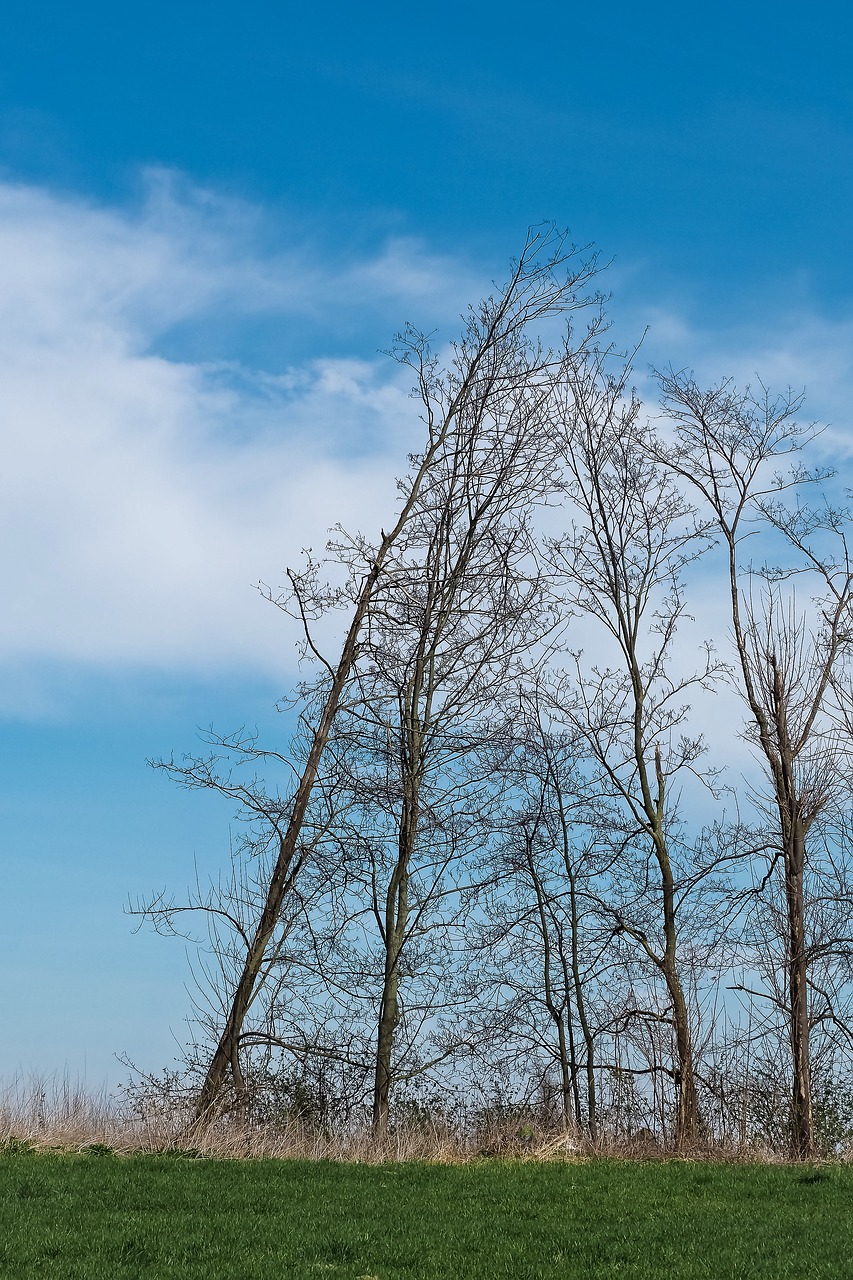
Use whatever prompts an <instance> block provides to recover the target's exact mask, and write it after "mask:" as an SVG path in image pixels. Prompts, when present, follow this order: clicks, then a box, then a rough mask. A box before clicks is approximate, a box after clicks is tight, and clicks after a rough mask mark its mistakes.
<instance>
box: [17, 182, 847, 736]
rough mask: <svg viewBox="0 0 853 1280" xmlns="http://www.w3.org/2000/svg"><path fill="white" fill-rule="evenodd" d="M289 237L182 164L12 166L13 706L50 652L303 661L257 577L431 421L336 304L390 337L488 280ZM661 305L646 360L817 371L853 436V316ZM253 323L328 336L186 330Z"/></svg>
mask: <svg viewBox="0 0 853 1280" xmlns="http://www.w3.org/2000/svg"><path fill="white" fill-rule="evenodd" d="M280 240H281V235H280V234H278V236H277V237H274V236H271V235H270V230H269V223H268V222H267V221H265V219H264V217H263V216H262V214H261V213H260V212H259V211H258V210H255V209H252V208H250V207H247V206H244V205H241V204H239V203H238V202H234V201H225V200H221V199H218V198H216V197H215V196H212V195H210V194H209V193H205V192H199V191H196V190H193V189H190V188H189V187H187V186H185V185H183V184H182V183H181V182H180V181H179V180H177V179H175V178H174V177H173V176H170V175H168V174H165V175H164V174H159V173H154V174H151V175H149V179H148V185H147V194H146V198H145V200H144V201H143V202H142V203H141V204H140V206H139V207H138V208H135V209H132V210H127V209H115V208H112V209H111V208H103V207H97V206H93V205H91V204H87V203H85V202H83V201H81V200H78V199H75V198H72V197H68V196H63V195H59V194H56V193H51V192H49V191H45V190H40V189H36V188H33V187H27V186H21V185H14V184H11V183H5V184H0V320H1V321H2V323H0V430H2V436H3V442H4V443H3V459H2V467H0V491H1V492H0V538H2V547H3V552H2V559H0V593H2V600H3V602H4V608H3V609H2V611H0V672H2V671H5V672H6V675H7V677H8V678H9V679H13V678H14V681H15V687H16V688H18V689H19V690H20V701H21V707H19V708H18V710H19V711H21V710H22V709H23V710H24V711H25V709H26V707H25V704H27V702H28V701H32V699H33V689H34V681H35V683H36V684H37V678H36V677H35V676H33V674H32V673H33V672H34V671H36V670H37V668H38V666H39V664H40V663H57V662H58V663H72V664H80V665H81V666H88V667H90V668H91V667H95V668H104V667H107V668H110V669H121V668H127V669H132V668H137V669H138V668H140V667H141V668H146V669H154V670H165V671H169V672H173V673H181V672H187V673H196V674H203V675H209V674H211V673H213V672H216V671H218V670H221V669H232V668H238V669H240V670H242V671H245V672H252V673H263V674H270V675H275V676H276V677H284V676H285V675H286V673H287V671H288V669H289V668H290V667H292V663H293V650H292V645H291V643H290V639H291V637H289V636H287V635H286V634H285V632H284V631H283V628H282V619H281V617H280V615H278V614H277V613H276V611H274V610H272V609H270V608H269V606H266V605H264V604H263V602H262V601H261V600H260V599H259V598H258V597H257V596H256V595H253V593H252V591H251V585H252V584H253V583H257V582H258V580H263V581H267V582H270V583H272V584H277V583H279V582H280V581H281V580H282V576H283V571H284V568H285V566H286V565H288V564H293V563H294V562H296V561H298V559H299V553H300V549H301V548H302V547H305V546H313V547H315V548H317V547H320V546H322V545H323V543H324V541H325V536H326V529H327V527H328V526H329V525H331V524H334V523H336V522H338V521H340V522H342V523H344V524H345V525H347V526H349V527H362V528H364V529H365V530H366V531H368V532H370V531H373V530H374V528H375V527H377V526H378V524H379V523H381V522H382V520H383V519H384V518H385V513H386V512H387V511H388V509H389V507H390V505H391V504H392V503H393V501H394V497H395V490H394V484H393V477H394V474H395V472H397V471H399V470H400V469H401V468H403V467H404V466H405V455H406V453H407V452H408V450H409V449H411V448H413V447H416V443H417V440H418V438H419V431H418V424H417V406H416V405H415V404H414V402H413V401H412V400H411V399H410V397H409V394H408V392H409V384H410V380H411V379H410V376H409V375H407V373H406V371H405V370H400V369H399V368H398V367H397V366H395V365H394V364H393V362H390V361H388V360H387V358H384V357H380V356H375V357H374V356H373V355H364V354H361V355H352V356H348V355H341V354H340V352H339V351H338V352H337V354H336V353H335V350H334V344H332V343H329V344H328V346H327V347H325V348H324V344H323V341H322V334H323V330H324V325H326V324H328V326H329V330H330V331H331V329H332V328H333V327H334V325H335V324H340V322H341V318H342V316H343V317H345V318H346V317H347V316H348V317H349V318H350V322H352V323H357V321H358V317H359V315H368V314H369V316H370V317H371V324H372V325H373V326H374V327H375V329H376V334H377V337H378V342H377V344H376V345H380V344H381V343H382V341H388V340H389V338H390V336H391V334H392V333H393V331H394V329H395V328H396V327H398V326H399V323H400V322H401V321H402V320H404V319H406V318H407V317H412V318H413V319H415V320H417V319H418V318H419V317H421V316H426V322H427V323H430V322H432V321H434V320H435V319H436V318H439V319H441V320H442V321H445V322H447V324H448V328H447V330H446V331H447V332H449V333H450V334H452V333H453V331H454V329H455V328H456V324H455V323H454V321H455V317H456V316H457V315H458V313H459V311H460V310H461V309H462V308H463V307H464V305H465V303H466V302H467V301H470V300H471V299H473V298H475V297H476V296H477V295H478V294H479V293H480V291H481V287H482V285H483V284H484V283H485V284H486V285H487V284H488V281H487V279H486V278H485V277H483V278H478V277H476V276H475V274H474V272H473V271H472V269H471V268H470V266H469V265H468V264H467V263H465V262H463V261H461V260H460V261H458V262H453V261H450V260H448V259H443V258H441V257H439V256H437V255H433V254H430V252H429V251H428V250H427V249H426V248H425V247H424V246H423V245H421V244H418V243H416V242H413V241H407V240H404V239H397V240H390V241H388V242H386V243H384V244H382V245H380V246H379V247H378V248H377V249H376V250H374V251H372V252H363V253H361V254H360V255H359V254H350V255H349V256H348V257H346V256H343V255H341V256H339V257H338V259H336V260H332V259H330V258H329V257H328V256H325V257H324V255H323V253H322V252H321V251H320V250H319V249H318V248H317V247H316V245H315V246H312V245H311V244H310V243H308V242H307V241H305V240H304V239H303V240H302V241H301V242H299V241H298V238H297V237H294V244H295V247H292V248H287V249H285V250H282V249H281V248H280V245H279V242H280ZM630 310H631V308H630V307H629V308H628V311H629V313H630ZM651 318H652V320H653V323H654V330H653V334H652V337H651V342H650V345H649V352H650V355H649V357H648V358H655V359H657V358H658V356H657V353H658V352H663V353H664V354H663V358H664V359H665V358H666V353H667V348H668V347H669V348H670V349H671V350H673V351H674V353H675V355H674V358H675V359H676V360H679V359H681V358H682V353H683V352H688V351H695V352H696V353H697V355H696V358H695V360H694V361H693V362H694V363H696V365H697V367H698V368H699V369H700V370H702V371H703V372H704V371H705V370H706V369H707V370H708V372H709V376H714V374H715V373H720V372H731V373H734V374H736V375H740V374H743V373H745V374H746V375H747V376H751V373H752V371H753V370H754V369H759V370H760V371H762V372H763V373H764V374H765V376H766V377H767V378H768V379H770V380H771V381H774V382H777V383H779V382H781V383H789V382H790V383H793V384H794V385H799V384H800V383H801V382H802V383H809V382H815V381H816V382H817V383H818V384H819V387H820V388H821V392H822V394H821V395H820V396H819V397H818V399H817V404H815V401H814V397H813V398H812V402H811V403H812V404H813V405H814V407H815V409H816V411H817V412H820V413H822V414H825V415H827V416H831V417H832V418H833V420H834V426H833V436H832V447H833V449H834V450H835V452H836V455H837V456H839V457H849V455H850V447H851V441H850V432H849V430H848V425H847V422H845V421H844V420H843V419H844V414H845V412H846V403H847V402H848V401H847V394H848V392H849V390H850V382H851V378H850V370H849V354H848V353H849V350H850V340H851V337H853V326H851V324H850V323H849V322H846V321H844V322H841V321H829V320H826V319H811V318H809V317H803V316H799V317H789V318H788V319H787V320H782V321H781V322H780V324H779V325H777V329H776V330H773V331H768V332H767V333H765V334H762V335H755V334H753V335H752V336H751V337H750V338H747V337H745V336H744V335H742V334H740V335H722V336H721V337H720V336H716V337H715V336H713V335H709V334H703V333H702V332H700V331H698V330H697V329H696V328H695V327H694V328H692V329H691V327H690V326H689V325H686V324H685V323H684V322H683V321H682V320H681V319H680V318H679V317H678V315H677V314H675V313H673V312H672V311H671V310H670V311H666V310H665V309H663V308H659V309H658V310H657V312H656V313H653V314H652V316H651ZM259 322H263V323H264V324H267V325H269V324H273V325H275V324H280V325H281V326H282V332H285V333H286V332H290V333H291V334H295V333H297V332H298V331H299V329H300V326H312V327H313V328H312V332H313V333H314V334H315V337H314V338H313V339H312V342H313V347H312V351H313V354H311V356H310V358H302V359H301V360H300V361H299V362H298V363H293V364H289V365H288V364H285V365H284V366H282V367H279V368H277V369H275V370H270V369H269V368H263V367H258V366H257V365H256V364H254V363H253V362H252V361H251V360H250V359H246V357H245V356H244V357H243V358H242V359H238V358H236V357H235V358H226V359H223V358H221V356H219V357H217V358H209V359H206V358H198V357H197V356H193V357H190V356H184V357H180V356H178V355H176V354H175V346H176V344H175V342H174V341H173V340H172V339H173V335H174V334H175V333H176V332H180V333H181V334H183V335H184V339H185V338H186V335H187V333H192V332H196V333H197V335H200V336H198V340H197V341H196V342H195V344H194V345H193V344H189V345H190V346H192V347H193V350H195V351H198V350H199V349H203V347H204V333H205V332H206V326H207V327H209V326H210V325H211V324H212V323H215V324H216V325H217V326H218V332H219V339H218V345H219V347H221V346H222V338H221V331H222V327H223V325H224V326H225V327H226V328H227V329H228V331H229V333H230V334H231V335H232V337H233V344H234V350H235V351H239V350H244V349H246V347H247V342H248V340H247V339H246V337H245V332H244V331H248V332H249V333H251V328H252V325H254V324H257V323H259ZM241 335H242V336H241ZM317 335H319V336H317ZM226 345H227V343H226ZM248 345H250V343H248ZM296 345H297V346H298V344H296ZM338 345H339V344H338ZM839 417H840V418H841V419H842V420H841V421H839ZM848 421H849V419H848ZM2 701H3V705H5V706H6V708H7V710H8V709H9V707H10V706H14V702H15V699H14V697H11V701H10V695H9V693H8V690H7V693H6V695H5V696H4V697H3V700H2Z"/></svg>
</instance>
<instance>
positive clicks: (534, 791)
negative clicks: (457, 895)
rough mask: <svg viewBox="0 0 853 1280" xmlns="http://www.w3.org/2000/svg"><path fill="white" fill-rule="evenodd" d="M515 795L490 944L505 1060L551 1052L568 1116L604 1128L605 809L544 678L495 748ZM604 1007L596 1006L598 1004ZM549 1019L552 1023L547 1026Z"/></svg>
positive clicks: (494, 854) (492, 905)
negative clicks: (600, 1039)
mask: <svg viewBox="0 0 853 1280" xmlns="http://www.w3.org/2000/svg"><path fill="white" fill-rule="evenodd" d="M493 756H494V759H495V766H494V767H495V771H496V772H499V773H501V774H502V775H504V776H505V778H506V782H507V786H508V788H509V793H508V797H507V800H506V801H505V812H504V814H503V815H502V817H501V820H500V828H501V830H502V837H503V838H502V840H501V841H500V847H499V850H495V851H490V854H489V861H490V862H491V864H492V883H491V894H490V901H489V908H488V913H487V915H488V920H487V922H486V923H484V924H483V926H481V930H480V933H481V944H480V945H481V947H483V948H485V949H486V951H487V952H489V953H491V955H492V957H493V961H492V963H493V965H494V966H495V979H494V981H496V983H497V984H499V986H500V987H501V988H502V989H504V990H508V991H509V992H510V993H511V995H510V1000H509V1004H508V1008H507V1009H506V1010H504V1011H503V1015H502V1016H503V1020H504V1022H511V1024H512V1026H513V1032H512V1034H511V1035H509V1036H505V1038H504V1044H503V1046H502V1053H503V1056H504V1057H505V1058H506V1057H508V1056H511V1055H512V1054H513V1053H517V1054H518V1055H519V1056H521V1057H524V1058H525V1060H526V1070H527V1071H528V1072H529V1069H530V1062H531V1053H532V1054H533V1056H534V1057H536V1056H538V1055H539V1054H540V1053H544V1056H545V1061H546V1063H547V1064H549V1065H550V1064H553V1065H554V1066H555V1067H556V1071H557V1075H558V1079H559V1100H560V1111H561V1115H562V1121H563V1125H564V1127H566V1128H569V1127H574V1128H576V1129H577V1130H578V1131H582V1130H584V1129H586V1132H587V1133H588V1134H589V1136H590V1138H591V1139H592V1140H593V1141H595V1140H596V1138H597V1136H598V1120H597V1089H596V1077H595V1071H596V1040H597V1036H598V1034H599V1032H600V1030H601V1026H600V1023H601V1017H602V998H603V982H604V973H605V970H606V968H607V964H608V961H607V957H606V952H607V951H608V947H609V941H610V931H609V930H608V929H607V927H606V923H605V922H604V921H603V919H602V916H601V913H600V912H599V911H598V909H597V892H596V890H597V888H598V881H599V877H600V876H601V874H602V871H603V870H604V869H605V868H603V867H602V863H601V858H600V856H598V848H597V845H598V841H597V834H596V825H597V817H598V815H597V814H596V805H595V801H594V799H593V798H592V797H591V796H590V794H589V791H588V788H587V786H586V782H585V778H584V776H583V770H582V764H581V761H582V757H580V758H579V752H578V745H577V742H576V740H575V739H574V738H573V736H572V735H571V734H570V733H567V732H566V731H565V730H564V729H563V728H562V727H561V726H560V725H554V724H553V723H552V722H550V720H549V718H548V712H547V710H546V709H545V707H543V686H542V683H540V682H537V683H536V684H535V685H534V687H533V688H532V689H531V690H530V691H529V692H528V693H523V694H522V696H521V697H520V698H519V703H518V705H517V706H516V708H515V709H514V712H513V714H512V719H511V722H510V724H509V725H508V727H507V731H506V733H505V735H504V737H503V739H502V740H501V741H499V742H498V744H497V749H496V750H494V749H493ZM593 1007H594V1009H595V1012H594V1013H593V1012H592V1011H591V1010H592V1008H593ZM543 1024H544V1025H543Z"/></svg>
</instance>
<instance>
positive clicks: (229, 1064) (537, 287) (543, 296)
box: [197, 229, 597, 1122]
mask: <svg viewBox="0 0 853 1280" xmlns="http://www.w3.org/2000/svg"><path fill="white" fill-rule="evenodd" d="M596 269H597V268H596V261H595V258H594V257H590V258H587V259H586V260H583V261H580V260H579V258H578V255H577V252H576V251H575V250H574V249H573V248H570V247H568V246H567V244H566V241H565V238H564V237H563V236H560V235H557V234H556V233H555V232H554V231H553V230H552V229H546V230H544V231H543V230H541V229H538V230H537V229H534V230H533V231H531V232H530V233H529V235H528V238H527V241H526V243H525V246H524V248H523V250H522V253H521V255H520V257H519V259H518V261H517V262H516V263H515V264H514V266H513V270H512V273H511V275H510V278H509V281H508V283H507V284H506V285H505V286H504V287H503V288H502V289H501V290H499V291H498V292H497V293H495V294H494V295H492V296H490V297H488V298H486V299H485V300H484V301H483V302H481V303H480V304H479V305H478V306H477V307H475V308H472V309H471V311H470V313H469V315H468V317H467V320H466V323H465V328H464V331H463V334H462V337H461V338H460V340H459V341H458V342H457V343H456V344H454V346H453V349H452V356H451V359H450V362H449V363H448V365H447V366H446V367H444V368H442V367H441V366H440V365H439V362H438V359H437V357H436V356H434V355H433V354H432V352H431V350H430V347H429V344H428V342H427V340H426V338H425V337H423V336H422V335H420V334H418V333H417V332H415V331H413V330H411V329H409V330H407V331H406V332H405V334H404V335H403V337H402V338H401V340H400V342H399V345H398V347H397V350H396V352H395V354H396V357H397V359H398V360H399V361H400V362H401V363H402V364H404V365H406V366H408V367H409V368H411V369H412V370H413V371H414V373H415V377H416V381H417V391H418V394H419V395H420V398H421V400H422V403H423V405H424V414H423V421H424V426H425V429H426V443H425V445H424V447H423V449H422V450H421V452H419V453H416V454H415V455H413V459H412V471H411V473H410V474H409V476H408V477H407V478H406V480H405V481H403V482H402V483H401V484H400V492H401V503H400V506H399V509H398V513H397V515H396V518H395V519H394V522H393V525H392V527H391V529H390V531H388V532H387V533H383V534H382V536H381V538H380V540H379V542H378V543H377V544H369V543H367V542H366V541H364V542H363V543H362V563H361V566H360V568H359V569H356V568H355V566H354V567H353V576H352V580H351V584H350V587H351V590H350V597H351V610H352V611H351V615H350V623H349V627H348V630H347V633H346V637H345V639H344V643H343V647H342V649H341V653H340V656H339V658H338V660H337V661H336V662H335V663H332V664H328V672H327V680H326V683H325V692H324V696H323V698H322V699H321V710H320V712H319V715H318V717H317V720H316V722H315V725H314V728H313V732H312V735H311V738H310V743H309V746H308V750H307V753H306V756H305V760H304V766H303V768H302V771H301V774H300V776H299V779H298V781H297V784H296V786H295V788H294V790H293V793H292V796H291V797H290V799H289V801H288V804H287V811H286V815H285V816H284V818H283V820H282V822H281V826H280V828H279V830H278V834H277V837H276V843H277V851H276V856H275V860H274V865H273V866H272V870H271V873H270V876H269V883H268V886H267V892H266V894H265V896H264V900H263V905H262V907H261V909H260V910H259V912H258V914H257V917H256V919H255V920H254V922H252V923H251V924H249V925H247V927H246V929H245V948H244V956H243V961H242V965H241V966H240V971H239V975H238V977H237V978H236V981H235V983H234V989H233V993H232V995H231V998H230V1001H229V1003H228V1011H227V1014H226V1016H225V1018H224V1024H223V1025H222V1027H221V1030H220V1032H219V1035H218V1038H217V1043H216V1047H215V1049H214V1051H213V1053H212V1056H211V1058H210V1061H209V1064H208V1066H207V1070H206V1072H205V1076H204V1081H203V1084H202V1086H201V1089H200V1092H199V1095H198V1100H197V1118H198V1120H199V1121H200V1122H203V1121H204V1120H205V1118H206V1117H208V1116H209V1115H210V1114H212V1111H213V1108H214V1104H215V1102H216V1099H217V1097H218V1095H219V1093H220V1090H221V1088H222V1086H223V1083H224V1081H225V1080H226V1077H227V1075H228V1073H229V1071H234V1064H235V1061H236V1059H237V1058H238V1055H239V1048H240V1037H241V1033H242V1028H243V1024H244V1021H245V1019H246V1016H247V1013H248V1010H249V1008H250V1006H251V1004H252V1002H253V1000H254V999H255V998H256V996H257V992H258V987H259V984H261V983H262V982H263V975H264V973H265V972H266V969H265V962H266V958H267V954H268V950H269V948H270V946H271V944H272V942H273V939H274V937H275V934H276V930H277V927H278V925H279V922H280V920H281V917H282V910H283V906H284V903H285V900H286V898H287V895H288V893H289V892H290V891H291V890H292V888H293V885H294V883H295V874H296V868H297V867H299V866H300V864H301V862H302V860H303V849H302V832H303V826H304V823H305V819H306V814H307V812H308V808H309V803H310V801H311V796H312V791H313V789H314V786H315V783H316V780H317V777H318V771H319V768H320V763H321V759H322V757H323V754H324V751H325V748H326V744H327V742H328V739H329V735H330V733H331V731H332V728H333V725H334V722H335V719H336V716H337V714H338V710H339V707H340V704H341V701H342V698H343V697H344V694H345V690H346V689H347V687H348V685H349V683H350V681H351V680H352V677H353V674H354V671H355V669H356V666H357V663H358V661H359V657H360V655H361V652H362V644H363V630H364V625H365V621H366V619H367V617H368V615H369V612H370V609H371V606H372V604H373V602H374V599H375V597H376V592H377V589H378V587H379V584H380V583H381V582H382V581H383V578H384V575H386V573H387V572H388V564H389V561H390V560H391V559H392V553H393V550H394V548H395V547H396V546H397V545H398V543H399V542H400V540H401V538H402V537H403V535H404V534H405V532H406V530H407V528H408V526H409V523H410V521H411V520H412V519H413V516H414V514H415V513H416V511H417V510H418V508H419V504H421V503H422V502H423V500H424V495H425V493H427V492H428V491H429V487H430V484H431V482H432V479H433V477H434V476H435V474H436V468H438V467H441V466H446V465H447V463H448V459H450V458H452V457H453V456H454V455H455V454H456V452H457V451H458V450H460V449H464V448H465V439H466V436H465V431H464V429H463V428H464V424H466V423H470V422H473V421H476V420H485V419H489V418H494V419H499V418H500V416H501V413H502V408H501V407H502V406H504V405H506V404H507V403H508V402H510V401H512V399H513V398H514V397H515V396H517V395H518V393H519V388H520V387H521V386H522V385H524V386H531V387H532V386H535V385H536V384H537V383H542V382H544V381H547V379H548V377H549V373H550V370H551V367H552V364H553V359H554V357H553V355H552V354H551V352H549V351H548V350H544V349H542V348H541V347H540V346H538V345H537V343H536V342H535V341H533V340H532V339H531V337H530V334H531V329H532V327H533V326H535V325H537V324H539V323H541V322H546V321H548V320H549V319H552V318H554V317H557V316H561V315H565V314H567V313H568V312H570V311H572V310H573V309H576V308H577V307H578V306H581V305H584V304H585V303H586V302H587V301H588V300H589V299H588V298H586V297H585V296H583V293H582V291H583V290H584V289H586V288H587V286H588V284H589V282H590V280H591V278H592V276H593V275H594V273H595V271H596Z"/></svg>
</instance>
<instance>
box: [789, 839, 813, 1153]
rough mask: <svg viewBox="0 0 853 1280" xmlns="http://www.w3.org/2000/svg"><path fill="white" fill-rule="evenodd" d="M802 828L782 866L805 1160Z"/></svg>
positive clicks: (798, 1126)
mask: <svg viewBox="0 0 853 1280" xmlns="http://www.w3.org/2000/svg"><path fill="white" fill-rule="evenodd" d="M804 855H805V832H804V831H803V829H802V824H801V823H799V822H797V823H796V824H795V826H794V829H793V831H792V833H791V841H790V852H789V856H788V857H787V858H786V860H785V861H786V866H785V897H786V906H787V913H788V946H789V955H788V998H789V1010H788V1014H789V1019H790V1038H791V1064H792V1090H791V1155H792V1157H793V1158H794V1159H795V1160H808V1159H810V1158H811V1157H812V1156H813V1155H814V1146H815V1144H814V1119H813V1115H812V1084H811V1062H810V1055H809V1008H808V983H807V972H806V970H807V965H806V946H805V925H804V905H803V864H804Z"/></svg>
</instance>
